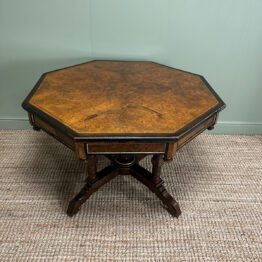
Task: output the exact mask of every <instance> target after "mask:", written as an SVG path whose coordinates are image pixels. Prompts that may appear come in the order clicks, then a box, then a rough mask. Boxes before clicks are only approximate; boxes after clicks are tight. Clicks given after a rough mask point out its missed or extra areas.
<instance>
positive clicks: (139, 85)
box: [28, 61, 219, 135]
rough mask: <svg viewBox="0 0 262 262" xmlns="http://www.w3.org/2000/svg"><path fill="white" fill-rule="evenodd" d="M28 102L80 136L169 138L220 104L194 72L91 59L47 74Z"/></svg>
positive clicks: (146, 64) (154, 65) (142, 63)
mask: <svg viewBox="0 0 262 262" xmlns="http://www.w3.org/2000/svg"><path fill="white" fill-rule="evenodd" d="M28 103H29V104H30V105H32V106H34V107H35V108H37V109H39V110H41V111H42V112H44V113H45V114H47V115H49V116H51V117H52V118H54V119H56V120H57V121H59V122H61V123H62V124H63V125H65V126H67V127H69V128H70V129H72V130H74V131H75V132H76V133H78V134H79V135H97V134H105V135H106V134H174V133H175V132H176V131H178V130H180V129H181V128H183V127H185V126H186V125H187V124H189V123H191V122H193V121H194V120H195V119H197V118H198V117H200V116H201V115H203V114H204V113H206V112H207V111H209V110H211V109H212V108H215V107H216V106H217V105H218V104H219V101H218V99H217V98H216V97H215V95H214V94H213V93H212V92H211V91H210V90H209V88H208V87H207V84H206V82H205V81H203V79H202V78H201V77H200V76H198V75H195V74H191V73H186V72H183V71H180V70H176V69H173V68H170V67H166V66H162V65H160V64H156V63H152V62H122V61H92V62H90V63H85V64H82V65H78V66H74V67H70V68H67V69H62V70H58V71H54V72H50V73H48V74H46V75H45V76H44V78H43V79H42V81H41V83H40V84H39V86H38V88H37V90H36V91H35V92H34V94H33V95H32V96H31V98H30V99H29V101H28Z"/></svg>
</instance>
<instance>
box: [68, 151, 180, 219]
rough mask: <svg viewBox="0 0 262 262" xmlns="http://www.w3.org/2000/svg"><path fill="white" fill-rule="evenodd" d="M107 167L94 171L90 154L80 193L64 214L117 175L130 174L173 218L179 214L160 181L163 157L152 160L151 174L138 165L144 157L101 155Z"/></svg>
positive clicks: (94, 159) (78, 205) (76, 210)
mask: <svg viewBox="0 0 262 262" xmlns="http://www.w3.org/2000/svg"><path fill="white" fill-rule="evenodd" d="M105 156H106V157H107V158H109V159H110V160H111V164H110V165H109V166H107V167H105V168H104V169H102V170H101V171H99V172H97V156H96V155H90V156H89V157H88V160H87V173H88V177H87V180H86V184H85V186H84V187H83V188H82V190H81V191H80V192H79V193H78V194H77V195H76V196H75V197H74V198H73V199H72V200H71V201H70V203H69V206H68V209H67V214H68V215H69V216H73V215H75V214H76V213H77V212H78V211H79V210H80V207H81V205H82V204H83V203H85V201H86V200H87V199H88V198H89V197H90V196H91V195H92V194H93V193H94V192H96V191H97V190H98V189H99V188H100V187H101V186H103V185H104V184H106V183H107V182H109V181H110V180H111V179H113V178H114V177H116V176H118V175H131V176H133V177H135V178H136V179H137V180H138V181H140V182H141V183H143V184H144V185H145V186H147V187H148V188H149V189H150V190H151V191H152V192H153V193H155V194H156V195H157V196H158V198H159V199H160V200H161V201H162V203H163V204H164V206H165V207H166V209H167V211H168V212H169V213H170V214H171V215H172V216H174V217H178V216H179V215H180V214H181V211H180V208H179V205H178V203H177V202H176V201H175V199H174V198H173V197H172V196H171V195H170V194H169V193H168V192H167V191H166V189H165V187H164V186H163V183H164V182H163V180H162V179H161V178H160V174H161V166H162V165H163V163H164V160H163V156H161V155H154V156H153V157H152V173H151V172H149V171H147V170H146V169H145V168H143V167H142V166H140V165H139V164H138V162H139V161H140V160H141V159H143V158H144V157H145V155H105Z"/></svg>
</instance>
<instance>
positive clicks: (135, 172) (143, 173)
mask: <svg viewBox="0 0 262 262" xmlns="http://www.w3.org/2000/svg"><path fill="white" fill-rule="evenodd" d="M163 162H164V161H163V159H162V157H160V156H153V158H152V164H153V168H152V173H150V172H149V171H147V170H146V169H144V168H143V167H141V166H139V165H138V164H136V165H134V166H133V167H132V168H131V169H130V173H131V175H132V176H133V177H135V178H136V179H137V180H139V181H140V182H142V183H143V184H144V185H145V186H147V187H148V188H149V189H150V190H151V191H152V192H153V193H155V194H156V195H157V196H158V198H159V199H160V200H161V201H162V203H163V204H164V205H165V207H166V208H167V210H168V211H169V213H170V214H171V215H173V216H175V217H179V215H180V214H181V210H180V207H179V205H178V203H177V202H176V201H175V199H174V198H173V197H172V196H171V195H170V194H169V193H168V192H167V191H166V189H165V187H164V186H163V183H164V181H163V180H162V179H161V178H160V173H161V166H162V164H163Z"/></svg>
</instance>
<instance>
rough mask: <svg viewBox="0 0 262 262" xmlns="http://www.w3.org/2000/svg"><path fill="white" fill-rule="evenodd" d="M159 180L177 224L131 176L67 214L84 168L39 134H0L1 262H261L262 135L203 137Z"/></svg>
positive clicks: (164, 170)
mask: <svg viewBox="0 0 262 262" xmlns="http://www.w3.org/2000/svg"><path fill="white" fill-rule="evenodd" d="M100 164H101V165H104V164H106V160H105V159H103V158H101V159H100ZM101 165H100V166H101ZM143 165H145V166H146V167H150V159H146V160H145V161H143ZM162 177H163V179H164V180H165V181H166V187H167V189H168V190H169V192H170V193H171V194H173V195H174V196H175V197H176V199H177V200H178V202H179V203H180V206H181V209H182V215H181V216H180V217H179V219H176V218H173V217H171V216H170V215H169V213H167V212H166V211H165V210H164V209H163V208H162V207H161V204H160V201H159V200H158V199H157V198H156V197H155V196H154V195H153V194H152V193H151V192H149V191H148V190H147V189H146V188H144V186H142V185H141V184H139V183H138V182H137V181H136V180H135V179H133V178H131V177H118V178H116V179H115V180H113V181H112V182H110V183H109V184H107V185H105V186H104V187H103V188H102V189H101V190H100V191H98V192H97V193H96V194H95V195H93V196H92V197H91V198H90V199H89V201H88V202H87V203H86V204H85V205H84V206H83V208H82V209H81V211H80V213H78V214H77V215H76V216H75V217H73V218H69V217H68V216H67V215H66V214H65V211H66V208H67V204H68V201H69V200H70V199H71V198H72V197H73V196H74V194H75V193H76V192H78V190H79V189H80V188H81V187H82V186H83V182H84V179H85V174H84V164H83V163H82V162H79V161H78V160H77V158H76V157H75V155H74V154H73V152H71V151H70V150H69V149H67V148H66V147H64V146H63V145H60V144H59V143H58V142H56V141H55V140H53V139H52V138H50V137H48V136H47V135H45V134H43V133H42V132H33V131H1V132H0V261H49V260H50V261H262V182H261V179H262V136H222V135H201V136H200V137H198V138H196V139H195V140H194V141H192V142H191V143H190V144H188V145H187V146H185V147H184V148H183V149H181V150H180V152H179V153H178V155H177V158H176V160H175V161H173V162H172V163H168V164H166V165H165V166H164V169H163V176H162Z"/></svg>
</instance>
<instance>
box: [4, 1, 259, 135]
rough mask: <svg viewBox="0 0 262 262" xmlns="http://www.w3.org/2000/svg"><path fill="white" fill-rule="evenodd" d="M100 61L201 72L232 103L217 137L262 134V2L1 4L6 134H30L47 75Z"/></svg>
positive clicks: (220, 125) (28, 2) (61, 2)
mask: <svg viewBox="0 0 262 262" xmlns="http://www.w3.org/2000/svg"><path fill="white" fill-rule="evenodd" d="M99 58H100V59H123V60H124V59H128V60H136V59H138V60H152V61H156V62H159V63H163V64H166V65H169V66H173V67H177V68H180V69H183V70H187V71H191V72H195V73H199V74H202V75H204V76H205V77H206V79H207V80H208V81H209V83H210V84H211V85H212V86H213V88H214V89H215V90H216V91H217V93H218V94H219V95H220V96H221V97H222V99H223V100H224V101H225V102H226V104H227V108H226V109H225V110H224V111H223V112H222V113H221V114H220V118H219V123H218V125H217V128H216V129H215V131H214V132H218V133H245V134H254V133H256V134H258V133H262V1H261V0H132V1H130V0H74V1H73V0H44V1H43V0H0V129H1V128H14V129H20V128H29V125H28V121H27V115H26V112H25V111H23V110H22V108H21V102H22V100H23V99H24V98H25V96H26V95H27V94H28V93H29V91H30V90H31V89H32V88H33V86H34V84H35V83H36V81H37V80H38V78H39V77H40V75H41V73H43V72H45V71H50V70H53V69H57V68H60V67H64V66H69V65H73V64H77V63H81V62H85V61H88V60H92V59H99Z"/></svg>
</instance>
